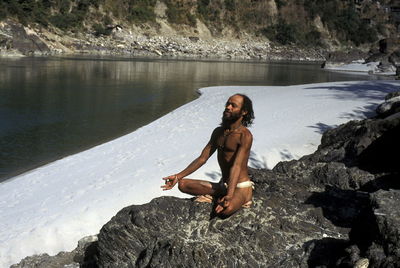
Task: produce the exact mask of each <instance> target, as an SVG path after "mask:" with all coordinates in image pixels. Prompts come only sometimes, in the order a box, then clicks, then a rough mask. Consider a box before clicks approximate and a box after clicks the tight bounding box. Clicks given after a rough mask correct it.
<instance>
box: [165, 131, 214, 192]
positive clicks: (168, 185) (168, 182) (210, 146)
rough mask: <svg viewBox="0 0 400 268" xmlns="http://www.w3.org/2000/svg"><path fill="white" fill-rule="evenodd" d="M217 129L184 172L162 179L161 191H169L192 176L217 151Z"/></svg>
mask: <svg viewBox="0 0 400 268" xmlns="http://www.w3.org/2000/svg"><path fill="white" fill-rule="evenodd" d="M218 131H219V128H216V129H214V131H213V133H212V134H211V138H210V140H209V142H208V143H207V145H206V146H205V147H204V149H203V150H202V151H201V154H200V156H199V157H197V158H196V159H195V160H193V161H192V162H191V163H190V164H189V165H188V166H187V167H186V168H185V169H184V170H182V171H181V172H179V173H177V174H175V175H171V176H168V177H165V178H163V179H164V180H165V185H163V186H161V188H163V190H170V189H172V188H173V187H174V186H175V184H176V183H177V182H178V181H179V180H180V179H182V178H184V177H186V176H188V175H190V174H192V173H193V172H195V171H196V170H198V169H199V168H200V167H201V166H202V165H204V164H205V163H206V162H207V160H208V159H209V158H210V157H211V155H212V154H213V153H214V152H215V150H216V149H217V147H216V139H217V137H218Z"/></svg>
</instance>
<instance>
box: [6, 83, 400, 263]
mask: <svg viewBox="0 0 400 268" xmlns="http://www.w3.org/2000/svg"><path fill="white" fill-rule="evenodd" d="M399 86H400V82H397V81H362V82H336V83H322V84H308V85H296V86H287V87H283V86H274V87H267V86H265V87H264V86H263V87H237V86H232V87H211V88H204V89H201V93H202V95H201V96H200V98H198V99H196V100H194V101H192V102H191V103H188V104H186V105H184V106H182V107H180V108H178V109H176V110H175V111H173V112H171V113H169V114H167V115H165V116H164V117H162V118H160V119H158V120H156V121H154V122H153V123H151V124H149V125H147V126H144V127H142V128H140V129H138V130H136V131H135V132H133V133H131V134H128V135H126V136H123V137H120V138H118V139H115V140H113V141H111V142H108V143H105V144H102V145H100V146H97V147H94V148H92V149H90V150H88V151H84V152H81V153H78V154H76V155H71V156H69V157H66V158H64V159H61V160H58V161H56V162H53V163H50V164H48V165H46V166H43V167H41V168H38V169H35V170H33V171H31V172H28V173H26V174H23V175H20V176H18V177H15V178H13V179H12V180H9V181H6V182H4V183H1V184H0V267H7V266H9V265H10V264H12V263H16V262H18V261H19V260H20V259H21V258H23V257H25V256H28V255H32V254H35V253H43V252H47V253H49V254H56V253H57V252H59V251H61V250H71V249H73V248H74V247H75V246H76V243H77V241H78V240H79V239H80V238H82V237H83V236H86V235H90V234H96V233H97V232H98V231H99V229H100V228H101V226H102V225H103V224H104V223H106V222H107V221H108V220H109V219H110V218H111V217H112V216H113V215H114V214H115V213H116V212H117V211H118V210H120V209H121V208H123V207H124V206H127V205H131V204H140V203H144V202H148V201H150V200H151V199H152V198H154V197H157V196H160V195H164V194H169V195H175V196H181V197H183V196H184V195H183V194H181V193H179V192H178V191H177V189H174V190H172V191H170V192H162V191H161V189H160V185H161V183H162V180H161V178H162V177H163V176H166V175H170V174H173V173H175V172H177V171H179V170H180V169H182V168H184V167H185V166H186V165H187V164H188V163H189V162H190V161H191V160H193V159H194V158H195V157H196V156H197V155H198V154H199V153H200V151H201V149H202V148H203V146H204V145H205V144H206V142H207V141H208V139H209V137H210V134H211V132H212V130H213V129H214V127H216V126H217V125H218V124H219V122H220V118H221V115H222V111H223V108H224V103H225V101H226V99H227V98H228V96H230V95H232V94H234V93H236V92H241V93H244V94H247V95H248V96H249V97H250V98H251V99H252V100H253V103H254V108H255V116H256V119H255V125H254V126H253V127H252V128H251V131H252V132H253V135H254V144H253V149H252V154H251V160H250V166H252V167H256V168H260V167H268V168H272V167H273V166H274V165H275V164H276V163H277V162H278V161H281V160H288V159H292V158H299V157H300V156H302V155H304V154H308V153H311V152H313V151H314V150H315V149H316V148H317V146H318V144H319V142H320V138H321V133H322V132H323V131H324V130H326V129H327V128H329V127H333V126H335V125H338V124H341V123H344V122H346V121H348V120H351V119H361V118H364V117H365V116H366V115H367V114H370V113H371V111H373V109H374V107H375V106H376V104H378V103H380V102H382V100H383V97H384V96H385V95H386V94H387V93H388V92H391V91H394V90H396V89H398V87H399ZM191 177H193V178H207V179H209V180H217V179H219V170H218V166H217V163H216V159H215V157H213V158H212V159H210V160H209V162H208V163H207V164H206V165H205V166H203V167H202V168H201V169H200V170H199V171H198V172H196V173H195V174H193V175H192V176H191Z"/></svg>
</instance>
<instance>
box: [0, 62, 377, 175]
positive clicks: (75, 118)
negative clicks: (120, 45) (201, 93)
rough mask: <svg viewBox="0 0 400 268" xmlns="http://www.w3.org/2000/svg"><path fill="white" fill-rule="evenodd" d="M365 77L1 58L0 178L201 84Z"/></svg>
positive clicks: (122, 127) (295, 68) (121, 127)
mask: <svg viewBox="0 0 400 268" xmlns="http://www.w3.org/2000/svg"><path fill="white" fill-rule="evenodd" d="M366 79H376V78H375V77H369V76H360V75H350V74H341V73H334V72H327V71H324V70H321V69H320V68H319V65H318V64H294V63H287V64H284V63H269V64H268V63H262V62H215V61H214V62H212V61H182V60H181V61H179V60H152V59H126V58H125V59H116V58H106V59H104V58H103V59H99V58H97V59H93V58H84V57H82V58H23V59H1V58H0V181H2V180H5V179H7V178H9V177H12V176H14V175H16V174H19V173H21V172H24V171H27V170H29V169H32V168H34V167H37V166H39V165H42V164H45V163H47V162H49V161H52V160H55V159H58V158H61V157H64V156H66V155H69V154H72V153H76V152H79V151H82V150H84V149H87V148H90V147H92V146H94V145H97V144H100V143H103V142H105V141H108V140H111V139H114V138H116V137H118V136H121V135H123V134H126V133H129V132H131V131H133V130H135V129H137V128H138V127H140V126H143V125H145V124H147V123H149V122H151V121H153V120H155V119H156V118H158V117H160V116H162V115H164V114H166V113H168V112H169V111H171V110H173V109H175V108H177V107H179V106H181V105H182V104H184V103H187V102H189V101H191V100H193V99H195V98H196V97H198V95H197V93H196V89H198V88H201V87H206V86H216V85H292V84H305V83H315V82H327V81H344V80H366Z"/></svg>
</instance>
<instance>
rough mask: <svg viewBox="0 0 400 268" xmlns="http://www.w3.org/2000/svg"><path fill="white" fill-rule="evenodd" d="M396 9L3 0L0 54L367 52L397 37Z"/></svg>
mask: <svg viewBox="0 0 400 268" xmlns="http://www.w3.org/2000/svg"><path fill="white" fill-rule="evenodd" d="M392 5H393V4H392V3H391V1H379V2H378V1H354V0H346V1H342V0H296V1H289V0H261V1H252V0H241V1H239V0H215V1H210V0H194V1H193V0H136V1H128V0H117V1H111V0H57V1H56V0H53V1H52V0H40V1H35V0H29V1H20V0H13V1H2V2H1V3H0V54H3V55H4V54H6V55H10V54H15V55H19V54H23V55H30V54H59V53H101V54H110V53H111V54H130V55H132V54H133V55H154V56H161V55H168V56H187V57H220V58H270V59H275V58H278V59H279V57H281V58H287V59H292V58H294V59H296V58H299V59H302V58H304V59H307V58H314V59H319V60H321V55H320V54H321V50H322V51H324V50H328V49H338V48H341V47H343V46H347V47H348V46H361V47H365V46H367V47H368V46H369V45H370V44H371V43H373V42H376V41H377V40H379V39H382V38H385V37H388V36H393V35H394V34H395V33H396V27H395V25H396V23H397V22H396V20H395V16H394V13H392V12H391V7H392ZM287 46H289V47H287ZM287 53H289V55H286V54H287Z"/></svg>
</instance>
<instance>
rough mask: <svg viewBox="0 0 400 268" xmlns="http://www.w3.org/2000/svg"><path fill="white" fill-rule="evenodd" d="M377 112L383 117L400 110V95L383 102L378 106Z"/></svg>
mask: <svg viewBox="0 0 400 268" xmlns="http://www.w3.org/2000/svg"><path fill="white" fill-rule="evenodd" d="M375 111H376V113H377V114H378V115H379V116H381V117H386V116H389V115H392V114H394V113H397V112H399V111H400V96H397V97H392V98H390V99H388V100H386V101H385V102H384V103H381V104H380V105H379V106H378V107H377V108H376V110H375Z"/></svg>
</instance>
